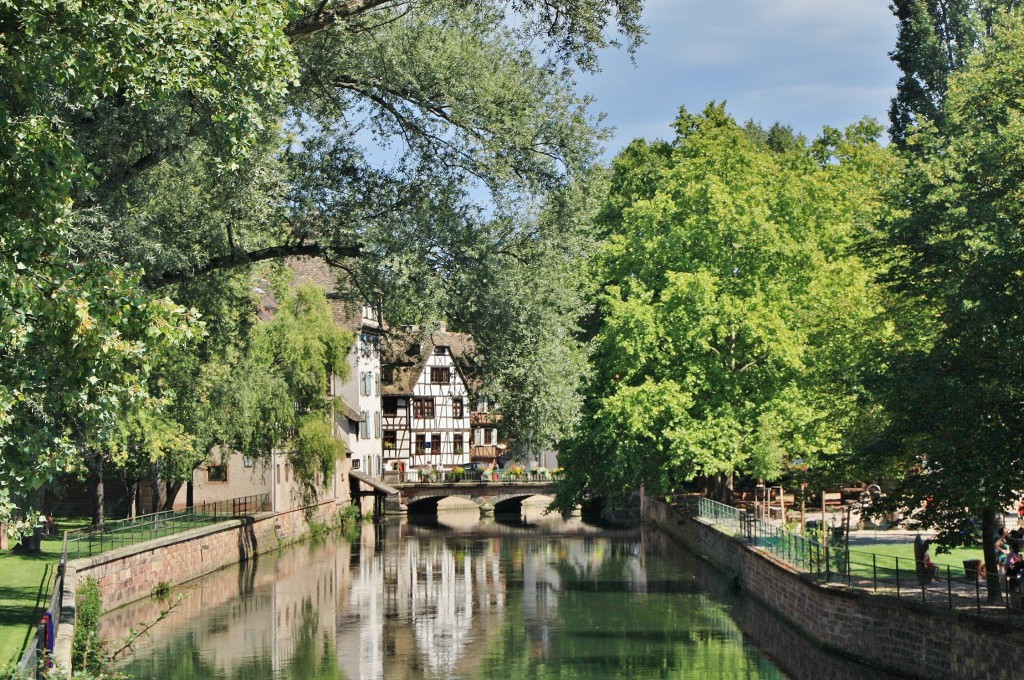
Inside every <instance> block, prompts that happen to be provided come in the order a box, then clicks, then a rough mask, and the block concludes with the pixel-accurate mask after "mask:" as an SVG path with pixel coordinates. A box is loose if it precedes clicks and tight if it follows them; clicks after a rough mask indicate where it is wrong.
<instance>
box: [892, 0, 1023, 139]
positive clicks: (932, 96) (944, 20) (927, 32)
mask: <svg viewBox="0 0 1024 680" xmlns="http://www.w3.org/2000/svg"><path fill="white" fill-rule="evenodd" d="M1018 4H1019V3H1018V2H1017V0H952V1H951V2H950V1H948V0H893V2H892V4H891V5H890V9H892V12H893V14H894V15H895V16H896V18H897V20H898V22H899V30H898V34H897V37H896V48H895V49H894V50H893V51H892V52H891V53H890V57H891V58H892V60H893V61H894V62H896V65H897V66H898V67H899V69H900V70H901V71H902V72H903V75H902V76H901V77H900V80H899V82H898V84H897V86H896V96H895V97H893V99H892V104H891V105H890V107H889V122H890V127H889V135H890V136H891V137H892V139H893V140H894V141H895V142H897V143H899V144H902V143H903V142H904V141H905V140H906V138H907V136H908V135H909V134H910V133H911V131H912V129H913V128H914V127H915V126H917V125H920V124H921V123H923V122H924V121H926V120H927V121H931V122H933V123H936V124H938V125H940V126H941V124H942V120H943V117H944V110H943V102H944V100H945V97H946V89H947V80H948V79H949V76H950V75H951V74H952V73H954V72H956V71H958V70H959V69H961V68H963V66H964V65H966V63H967V60H968V58H969V57H970V55H971V53H972V52H973V51H974V50H975V49H977V47H978V45H979V43H980V41H981V40H982V38H983V37H984V36H986V35H990V34H991V33H992V27H993V25H994V23H995V20H996V17H997V16H998V14H999V13H1000V11H1001V10H1005V9H1009V8H1014V7H1016V6H1017V5H1018Z"/></svg>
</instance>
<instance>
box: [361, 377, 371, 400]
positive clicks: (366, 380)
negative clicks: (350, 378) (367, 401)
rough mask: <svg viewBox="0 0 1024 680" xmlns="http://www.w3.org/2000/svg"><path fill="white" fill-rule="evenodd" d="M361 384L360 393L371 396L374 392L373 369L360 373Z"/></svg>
mask: <svg viewBox="0 0 1024 680" xmlns="http://www.w3.org/2000/svg"><path fill="white" fill-rule="evenodd" d="M359 381H360V385H359V388H360V389H359V393H360V394H362V395H363V396H364V397H369V396H370V395H371V394H373V371H366V372H365V373H361V374H360V378H359Z"/></svg>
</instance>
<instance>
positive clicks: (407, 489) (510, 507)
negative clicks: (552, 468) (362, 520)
mask: <svg viewBox="0 0 1024 680" xmlns="http://www.w3.org/2000/svg"><path fill="white" fill-rule="evenodd" d="M388 485H389V486H391V487H393V488H394V489H396V490H397V491H398V493H397V494H391V495H389V496H388V497H387V498H386V499H385V502H384V508H385V512H386V513H388V514H394V513H405V512H414V513H430V512H437V504H438V503H439V502H440V501H441V500H443V499H445V498H464V499H466V500H470V501H473V502H474V503H476V505H477V506H478V507H479V508H480V513H481V514H483V515H490V514H492V513H498V514H506V513H510V514H517V515H518V514H520V513H521V512H522V504H523V501H524V500H525V499H527V498H529V497H530V496H554V495H555V482H553V481H551V480H519V481H500V482H481V481H465V482H397V483H396V482H394V481H391V480H389V484H388Z"/></svg>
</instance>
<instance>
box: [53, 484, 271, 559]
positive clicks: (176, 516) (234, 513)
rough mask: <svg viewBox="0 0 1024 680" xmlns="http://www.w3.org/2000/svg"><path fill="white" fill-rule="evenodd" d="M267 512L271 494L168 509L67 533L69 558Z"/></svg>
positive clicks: (85, 555)
mask: <svg viewBox="0 0 1024 680" xmlns="http://www.w3.org/2000/svg"><path fill="white" fill-rule="evenodd" d="M269 510H270V494H265V493H264V494H259V495H257V496H243V497H241V498H232V499H229V500H225V501H217V502H214V503H200V504H197V505H194V506H192V507H191V508H185V509H183V510H167V511H165V512H157V513H153V514H151V515H139V516H138V517H133V518H129V519H120V520H112V521H109V522H104V523H103V524H100V525H98V526H92V527H86V528H84V529H77V530H75V531H69V532H67V536H68V559H72V560H73V559H77V558H79V557H88V556H91V555H95V554H98V553H102V552H106V551H108V550H114V549H116V548H123V547H124V546H127V545H132V544H134V543H140V542H142V541H149V540H152V539H154V538H161V537H163V536H170V535H172V534H177V533H180V532H182V531H187V530H189V529H194V528H195V527H198V526H204V525H207V524H214V523H216V522H219V521H221V520H223V519H225V518H231V517H244V516H247V515H253V514H256V513H258V512H267V511H269Z"/></svg>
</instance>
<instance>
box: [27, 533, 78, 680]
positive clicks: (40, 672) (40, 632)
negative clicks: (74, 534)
mask: <svg viewBox="0 0 1024 680" xmlns="http://www.w3.org/2000/svg"><path fill="white" fill-rule="evenodd" d="M67 561H68V536H67V532H65V533H64V543H63V546H62V549H61V554H60V562H58V564H57V575H56V577H55V578H54V581H53V590H52V591H51V592H50V602H49V605H48V607H47V610H46V613H45V614H44V618H43V619H42V620H40V621H39V623H38V624H37V625H36V634H35V636H34V637H33V638H32V641H31V642H30V643H29V646H28V648H27V649H26V650H25V653H24V654H22V656H21V660H20V661H19V662H18V666H17V669H16V673H17V677H19V678H42V677H44V676H45V674H46V669H47V668H48V667H49V666H50V656H49V655H50V653H51V652H52V651H53V641H54V640H55V639H56V637H57V629H58V628H59V627H60V611H61V607H63V606H64V565H66V564H67ZM47 617H48V618H47ZM47 620H49V622H50V623H49V625H47Z"/></svg>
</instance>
